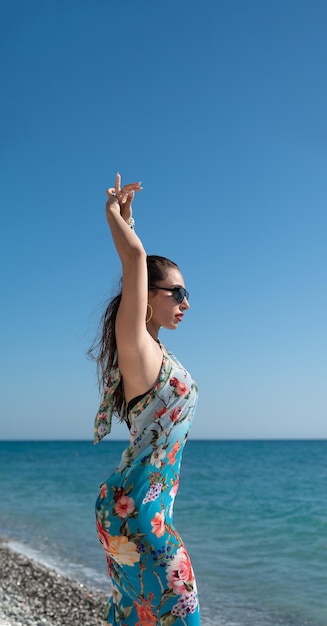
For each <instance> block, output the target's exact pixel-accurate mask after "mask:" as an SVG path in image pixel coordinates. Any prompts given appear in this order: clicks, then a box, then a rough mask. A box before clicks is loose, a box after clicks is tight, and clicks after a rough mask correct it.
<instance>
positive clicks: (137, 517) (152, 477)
mask: <svg viewBox="0 0 327 626" xmlns="http://www.w3.org/2000/svg"><path fill="white" fill-rule="evenodd" d="M161 348H162V352H163V359H162V365H161V369H160V374H159V377H158V380H157V383H156V385H155V386H154V387H153V389H151V390H150V391H149V392H148V393H147V394H146V395H145V396H143V397H142V399H141V400H139V401H138V402H137V404H136V405H135V406H134V407H133V408H132V409H131V410H130V411H128V409H127V407H126V406H125V407H123V411H127V413H125V415H128V419H129V422H130V424H131V428H130V445H129V446H128V448H126V450H125V451H124V452H123V454H122V458H121V461H120V464H119V466H118V467H117V469H116V471H115V472H114V474H113V475H112V476H110V478H108V480H106V481H105V482H104V483H103V484H102V485H101V487H100V494H99V497H98V499H97V502H96V523H97V530H98V535H99V539H100V542H101V544H102V546H103V548H104V551H105V554H106V558H107V563H108V570H109V576H110V578H111V582H112V597H111V598H110V599H109V601H108V603H107V605H106V608H105V615H104V619H105V622H106V623H107V624H110V625H111V626H114V625H115V626H116V625H118V624H119V625H121V626H157V625H160V626H172V625H173V624H175V625H176V626H181V625H182V624H183V625H184V626H186V625H187V626H199V624H200V615H199V605H198V596H197V590H196V583H195V579H194V574H193V570H192V565H191V561H190V558H189V556H188V553H187V551H186V549H185V546H184V544H183V541H182V539H181V537H180V536H179V534H178V533H177V531H176V530H175V528H174V524H173V504H174V499H175V496H176V493H177V490H178V482H179V472H180V465H181V458H182V452H183V448H184V445H185V442H186V440H187V436H188V432H189V429H190V426H191V422H192V418H193V414H194V411H195V407H196V402H197V386H196V383H195V382H194V381H193V380H192V378H191V376H190V374H189V373H188V372H187V371H186V370H185V369H184V368H183V367H182V365H181V364H180V363H179V362H178V361H177V360H176V358H175V357H174V356H173V355H172V354H171V353H170V352H168V351H167V350H166V348H165V347H164V346H162V345H161ZM120 380H121V376H120V372H119V369H118V366H117V361H115V362H114V365H113V368H112V371H111V375H110V377H109V380H108V386H107V388H106V389H105V393H104V399H103V402H102V404H101V406H100V409H99V412H98V414H97V416H96V419H95V443H97V442H98V441H100V439H102V437H104V436H105V435H106V434H108V433H109V432H110V428H111V416H112V403H111V397H112V393H113V390H114V389H115V388H116V387H117V385H118V384H119V382H120Z"/></svg>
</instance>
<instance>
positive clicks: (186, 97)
mask: <svg viewBox="0 0 327 626" xmlns="http://www.w3.org/2000/svg"><path fill="white" fill-rule="evenodd" d="M0 11H1V16H0V17H1V20H0V21H1V37H0V42H1V43H0V46H1V52H2V54H1V57H2V68H1V83H2V97H1V102H0V107H1V120H2V125H1V126H2V128H1V174H2V184H1V192H0V193H1V215H2V218H1V222H2V224H1V251H0V253H1V267H2V272H1V274H2V281H1V283H2V298H1V314H2V333H1V370H2V373H1V387H2V391H1V401H0V415H1V433H0V436H1V437H2V438H4V439H5V438H10V439H16V438H17V439H25V438H28V439H35V438H37V439H46V438H59V439H61V438H81V439H88V438H90V439H91V437H92V427H93V417H94V414H95V412H96V410H97V405H98V402H99V396H98V392H97V383H96V376H95V367H94V364H93V363H91V362H89V361H88V360H87V359H86V356H85V354H86V350H87V348H88V346H89V345H90V343H91V341H92V338H93V336H94V333H95V329H96V326H97V321H98V318H99V315H100V313H101V311H102V308H103V305H104V304H105V301H106V300H107V298H108V297H109V296H110V295H111V294H112V293H113V292H114V290H115V286H116V285H117V281H118V278H119V276H120V266H119V262H118V259H117V256H116V253H115V251H114V249H113V245H112V243H111V239H110V234H109V232H108V230H107V226H106V222H105V218H104V203H105V189H106V187H108V186H110V185H111V184H112V183H113V181H114V177H115V173H116V171H120V172H121V174H122V176H123V181H125V182H130V181H134V180H141V181H142V183H143V187H144V190H143V191H142V193H141V194H139V195H138V197H137V199H136V201H135V203H134V216H135V220H136V228H137V232H138V234H139V235H140V237H141V239H142V241H143V243H144V246H145V248H146V250H147V252H148V253H149V254H150V253H157V254H163V255H165V256H168V257H170V258H172V259H174V260H175V261H177V263H178V264H179V265H180V266H181V269H182V271H183V274H184V277H185V282H186V285H187V288H188V289H189V291H190V294H191V297H190V304H191V309H190V311H189V313H188V314H187V315H186V316H185V318H184V320H183V324H182V325H181V327H179V329H178V331H176V332H174V333H171V332H170V333H169V332H168V331H163V332H162V335H161V339H162V340H163V341H164V343H166V344H167V345H168V346H169V347H170V348H171V349H172V350H173V351H174V352H175V353H176V355H177V356H178V357H179V358H180V360H181V361H182V362H183V363H184V365H185V366H186V367H187V368H188V369H189V370H190V371H191V373H192V374H193V376H194V377H195V378H196V380H197V382H198V384H199V387H200V399H199V406H198V411H197V416H196V419H195V423H194V427H193V432H192V436H193V437H208V438H211V437H214V438H281V437H282V438H283V437H287V438H289V437H294V438H316V437H317V438H320V437H324V438H325V437H326V436H327V426H326V412H327V411H326V409H327V392H326V388H327V385H326V373H327V372H326V370H327V367H326V365H327V363H326V361H327V359H326V354H327V345H326V344H327V341H326V305H327V298H326V282H327V281H326V260H327V259H326V257H327V253H326V234H327V233H326V221H327V220H326V205H327V202H326V201H327V186H326V161H327V117H326V111H327V80H326V78H327V77H326V72H327V71H326V67H327V66H326V60H327V38H326V24H327V5H326V3H325V2H324V1H322V0H321V1H316V0H313V1H310V2H308V1H306V2H304V1H302V0H296V1H295V0H293V1H291V0H277V1H275V2H262V1H261V0H257V1H254V0H247V1H246V2H245V1H243V0H242V1H241V0H233V1H232V2H228V1H227V0H226V1H224V2H220V1H217V0H202V2H198V1H197V2H195V1H194V0H187V1H186V0H178V2H176V0H174V1H172V0H165V2H163V1H162V2H160V1H159V0H156V1H150V0H147V1H143V0H141V1H135V0H133V1H132V0H126V1H121V2H111V1H109V0H106V1H105V0H95V1H94V2H92V3H91V2H89V1H86V0H70V1H69V2H64V1H63V0H56V1H54V0H53V1H52V0H47V1H46V2H44V1H41V0H40V1H37V0H32V1H31V2H25V1H24V0H11V2H7V3H2V5H1V9H0ZM112 436H113V437H115V438H122V437H124V436H125V430H124V429H123V428H122V427H121V426H119V425H116V426H115V427H114V429H113V435H112Z"/></svg>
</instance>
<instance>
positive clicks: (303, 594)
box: [0, 440, 327, 626]
mask: <svg viewBox="0 0 327 626" xmlns="http://www.w3.org/2000/svg"><path fill="white" fill-rule="evenodd" d="M125 447H126V442H123V441H103V442H101V443H100V444H99V445H97V446H93V444H92V442H91V441H90V442H88V441H26V442H24V441H16V442H13V441H10V442H7V441H2V442H0V535H1V536H2V537H5V538H7V539H8V540H9V541H10V544H11V545H12V547H14V548H15V549H17V550H20V551H21V552H23V553H25V554H26V555H27V556H30V557H32V558H34V559H36V560H38V561H39V562H41V563H43V564H46V565H48V566H51V567H54V568H55V569H57V570H58V571H60V572H61V573H64V574H67V575H69V576H70V577H72V578H74V579H76V580H78V581H80V582H81V583H83V584H87V585H89V586H90V587H92V588H93V589H97V590H101V591H105V592H106V593H108V595H110V586H109V582H108V578H107V573H106V565H105V558H104V553H103V551H102V548H101V546H100V544H99V542H98V539H97V535H96V531H95V521H94V504H95V500H96V498H97V495H98V490H99V486H100V484H101V483H102V482H103V481H104V480H105V479H106V478H107V477H108V476H109V475H110V474H111V472H112V471H113V469H114V468H115V467H116V465H117V464H118V462H119V459H120V456H121V453H122V451H123V449H124V448H125ZM174 521H175V526H176V528H177V529H178V531H179V532H180V534H181V535H182V537H183V539H184V542H185V544H186V547H187V548H188V551H189V553H190V556H191V559H192V563H193V568H194V570H195V574H196V579H197V585H198V589H199V596H200V604H201V614H202V619H201V624H202V626H326V625H327V441H325V440H322V441H313V440H308V441H270V440H269V441H220V440H219V441H217V440H210V441H204V440H190V441H189V442H188V443H187V445H186V447H185V450H184V456H183V463H182V473H181V482H180V489H179V493H178V495H177V498H176V502H175V509H174Z"/></svg>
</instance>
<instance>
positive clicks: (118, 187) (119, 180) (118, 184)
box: [115, 172, 121, 197]
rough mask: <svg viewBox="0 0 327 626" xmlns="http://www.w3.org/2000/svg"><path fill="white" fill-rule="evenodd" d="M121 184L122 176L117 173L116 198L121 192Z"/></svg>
mask: <svg viewBox="0 0 327 626" xmlns="http://www.w3.org/2000/svg"><path fill="white" fill-rule="evenodd" d="M120 183H121V176H120V174H119V172H117V174H116V184H115V190H116V196H117V197H118V194H119V192H120Z"/></svg>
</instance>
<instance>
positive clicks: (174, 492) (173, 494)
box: [169, 478, 179, 498]
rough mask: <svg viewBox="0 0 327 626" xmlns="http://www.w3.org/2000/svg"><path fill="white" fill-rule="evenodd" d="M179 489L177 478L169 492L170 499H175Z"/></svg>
mask: <svg viewBox="0 0 327 626" xmlns="http://www.w3.org/2000/svg"><path fill="white" fill-rule="evenodd" d="M178 487H179V478H177V479H176V480H175V482H174V484H173V486H172V488H171V490H170V492H169V495H170V497H171V498H175V497H176V494H177V491H178Z"/></svg>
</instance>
